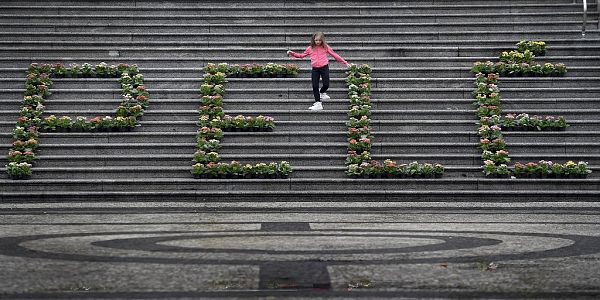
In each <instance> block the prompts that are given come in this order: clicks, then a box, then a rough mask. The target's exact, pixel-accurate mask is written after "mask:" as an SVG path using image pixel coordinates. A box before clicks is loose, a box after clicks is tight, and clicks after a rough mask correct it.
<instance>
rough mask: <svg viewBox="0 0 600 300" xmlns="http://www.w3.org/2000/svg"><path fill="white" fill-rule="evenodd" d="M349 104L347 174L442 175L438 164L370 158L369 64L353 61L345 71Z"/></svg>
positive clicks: (366, 175)
mask: <svg viewBox="0 0 600 300" xmlns="http://www.w3.org/2000/svg"><path fill="white" fill-rule="evenodd" d="M346 74H347V77H346V84H347V86H348V97H349V99H350V106H349V110H348V117H349V120H348V122H347V123H346V125H347V126H348V155H347V157H346V166H347V170H346V175H348V176H349V177H352V178H360V177H362V178H381V177H386V178H406V177H415V178H417V177H419V178H433V177H441V176H442V175H443V174H444V166H442V165H441V164H431V163H424V164H419V163H418V162H412V163H410V164H400V165H398V164H397V163H396V162H395V161H393V160H390V159H386V160H384V162H383V163H381V162H379V161H377V160H373V159H372V158H371V145H372V139H373V135H372V134H371V129H370V127H369V125H370V122H371V119H370V118H369V117H370V115H371V67H369V66H368V65H366V64H363V65H361V66H356V65H354V64H352V65H351V66H350V67H349V68H348V71H347V72H346Z"/></svg>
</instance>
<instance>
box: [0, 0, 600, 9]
mask: <svg viewBox="0 0 600 300" xmlns="http://www.w3.org/2000/svg"><path fill="white" fill-rule="evenodd" d="M588 3H590V4H592V3H596V2H595V0H590V1H588ZM28 4H29V5H31V6H40V5H41V4H42V3H40V1H38V0H27V1H17V0H5V1H4V2H3V6H18V5H28ZM53 4H56V5H57V6H58V7H60V6H92V7H97V8H104V7H107V6H117V7H127V8H131V7H136V8H137V7H141V8H147V7H157V8H163V9H170V8H175V7H185V8H188V7H210V8H213V7H214V8H216V9H219V8H221V7H224V8H241V9H246V8H247V7H258V8H280V9H284V8H296V7H305V3H297V2H273V1H266V0H257V1H253V2H252V4H251V5H240V3H239V1H235V0H233V1H232V0H227V1H215V0H208V1H203V2H202V3H198V2H195V1H191V0H186V1H182V0H177V1H169V2H165V1H156V0H138V1H136V2H135V3H131V1H129V0H109V1H105V2H102V3H98V2H96V1H92V0H83V1H73V0H71V1H68V0H62V1H53ZM368 4H369V5H365V2H363V1H341V2H340V1H335V0H334V1H319V2H314V3H312V5H313V6H314V8H317V9H318V8H321V9H323V8H328V9H330V8H336V7H340V6H351V7H353V8H356V9H359V8H360V9H372V8H378V7H379V8H382V9H390V8H402V7H407V6H411V7H412V6H417V5H418V6H423V7H429V6H431V5H433V4H435V5H436V6H437V5H439V6H442V7H446V6H449V7H467V8H470V7H473V5H478V6H487V4H486V5H483V4H479V2H476V3H473V1H472V0H456V1H451V0H436V3H433V2H430V3H427V2H423V1H420V0H419V1H417V0H405V1H402V3H401V4H399V3H397V2H396V1H391V0H387V1H381V0H374V1H369V2H368ZM509 5H523V6H532V7H535V6H537V7H546V6H581V3H575V2H572V1H571V0H555V1H553V3H552V4H547V3H546V2H545V1H541V0H513V1H509V0H499V1H494V3H493V4H491V6H490V7H494V8H496V7H500V6H509Z"/></svg>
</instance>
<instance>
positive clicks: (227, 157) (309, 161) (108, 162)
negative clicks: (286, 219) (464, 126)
mask: <svg viewBox="0 0 600 300" xmlns="http://www.w3.org/2000/svg"><path fill="white" fill-rule="evenodd" d="M472 152H473V153H459V154H422V153H407V154H399V153H393V154H385V155H375V154H374V155H372V157H373V159H375V160H379V161H384V160H386V159H391V160H394V161H396V162H398V163H408V162H411V161H419V162H436V163H441V164H443V165H444V166H453V165H468V166H481V165H482V160H481V155H480V153H479V151H472ZM192 157H193V155H192V154H148V155H144V156H140V155H133V154H129V155H108V154H105V155H60V154H57V155H52V154H46V155H40V156H38V160H36V162H35V168H36V169H37V168H57V167H119V166H121V167H128V166H172V167H174V166H179V167H181V166H185V167H189V166H190V165H191V164H193V162H192ZM220 157H221V161H222V162H231V161H239V162H243V163H252V164H254V163H258V162H270V161H282V160H283V161H288V162H290V164H291V165H293V166H343V165H344V161H345V160H346V155H345V154H343V153H328V154H297V153H289V154H269V153H258V154H247V153H235V154H222V155H220ZM510 157H511V159H512V161H513V162H517V161H521V162H528V161H539V160H550V161H555V162H566V161H569V160H573V161H580V160H584V161H587V162H588V163H589V164H590V165H600V154H589V153H588V154H553V155H548V154H539V153H538V154H534V153H527V154H515V153H512V152H511V154H510ZM0 163H1V164H6V163H7V160H6V158H0Z"/></svg>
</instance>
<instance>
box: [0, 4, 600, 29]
mask: <svg viewBox="0 0 600 300" xmlns="http://www.w3.org/2000/svg"><path fill="white" fill-rule="evenodd" d="M488 9H489V8H488ZM2 12H3V13H2V14H0V18H2V21H3V22H5V23H11V24H24V23H26V24H31V23H37V24H77V23H84V24H94V23H99V22H104V23H108V24H115V23H117V22H118V23H120V24H123V25H152V24H155V23H160V24H177V25H181V24H193V25H230V26H237V25H285V24H306V23H311V24H319V25H334V24H335V25H342V26H344V25H347V24H373V23H389V24H396V23H408V24H414V23H417V24H418V23H429V24H432V23H444V24H446V23H455V22H457V23H458V22H466V21H470V22H474V23H475V24H478V23H483V22H491V23H499V22H503V23H504V24H506V25H510V24H512V23H527V24H530V23H532V22H546V21H550V20H552V21H553V22H573V21H578V22H581V20H582V18H583V12H581V11H578V10H573V11H567V12H556V11H553V10H551V9H548V8H546V9H543V10H540V11H538V12H534V13H517V12H510V13H500V12H493V13H490V12H489V10H488V11H470V12H468V13H445V14H440V13H439V12H437V11H433V12H432V11H424V12H417V13H415V12H411V13H390V12H386V13H377V12H371V13H370V14H362V15H361V14H355V13H353V12H350V13H348V14H343V15H340V14H323V15H320V16H321V18H315V17H314V16H315V15H314V13H312V12H310V11H309V10H305V11H297V12H290V11H288V12H286V13H274V12H272V11H269V10H263V11H262V14H261V15H256V16H253V17H252V18H249V17H248V15H247V14H246V13H245V12H243V13H242V11H241V10H239V8H238V10H237V11H236V12H231V14H229V15H220V16H219V15H215V14H214V13H213V12H198V13H191V12H182V13H181V12H180V13H178V12H169V11H166V12H164V11H162V12H161V13H162V14H161V15H157V14H147V13H144V12H142V11H136V12H135V14H132V13H131V12H130V11H122V10H121V11H120V13H117V14H111V13H109V12H106V11H103V12H102V13H100V14H99V13H97V12H61V13H53V12H50V11H44V12H42V13H32V12H31V11H27V12H12V13H11V12H10V11H8V12H7V11H4V10H3V11H2ZM156 12H159V11H156ZM65 13H68V14H65ZM267 13H268V14H269V15H265V14H267ZM338 13H339V12H338ZM588 18H589V20H597V19H598V13H597V12H594V11H590V12H589V13H588ZM24 20H27V22H24Z"/></svg>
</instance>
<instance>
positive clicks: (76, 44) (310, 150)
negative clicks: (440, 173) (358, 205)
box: [0, 0, 600, 201]
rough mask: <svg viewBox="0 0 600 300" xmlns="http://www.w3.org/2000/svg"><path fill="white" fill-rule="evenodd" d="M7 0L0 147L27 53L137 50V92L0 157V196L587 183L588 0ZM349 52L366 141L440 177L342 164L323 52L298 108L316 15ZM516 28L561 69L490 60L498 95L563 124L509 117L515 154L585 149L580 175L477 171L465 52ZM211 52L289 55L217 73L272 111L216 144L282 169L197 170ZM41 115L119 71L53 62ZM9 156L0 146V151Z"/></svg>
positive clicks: (567, 195) (103, 84)
mask: <svg viewBox="0 0 600 300" xmlns="http://www.w3.org/2000/svg"><path fill="white" fill-rule="evenodd" d="M579 2H581V1H578V3H573V1H568V0H563V1H552V3H551V4H547V1H536V0H516V1H515V0H511V1H494V2H493V4H482V2H481V1H467V0H462V1H461V0H454V1H373V2H364V1H342V0H340V1H337V0H330V1H315V2H310V3H306V2H302V3H300V2H292V1H279V2H275V3H273V1H252V3H247V2H244V1H232V0H222V1H201V2H195V1H124V0H113V1H102V4H101V5H98V4H97V2H96V1H28V0H21V1H3V2H2V3H1V4H0V37H1V38H0V153H7V152H8V149H9V146H10V144H11V143H12V141H13V139H12V136H11V132H12V130H13V129H14V127H15V119H16V117H17V116H18V109H19V107H20V103H21V100H22V98H23V92H24V88H23V86H24V82H25V79H24V77H25V70H26V69H27V66H28V65H29V64H30V63H32V62H37V63H56V62H63V63H65V64H68V63H72V62H75V63H79V64H81V63H85V62H88V63H92V64H94V63H99V62H106V63H108V64H116V63H130V64H137V65H138V66H139V67H140V71H141V73H142V74H143V75H144V77H145V82H146V86H147V87H148V89H149V91H150V98H151V100H150V107H149V108H148V109H147V110H146V114H145V115H144V117H143V118H142V121H141V124H142V126H141V127H139V128H137V129H136V130H135V131H133V132H105V133H101V132H93V133H92V132H90V133H87V132H84V133H76V132H68V133H43V134H42V135H41V146H40V150H39V152H38V153H39V160H38V161H37V162H36V163H35V166H34V175H33V177H32V179H30V180H19V181H15V180H10V179H8V178H7V177H6V175H5V174H1V175H0V199H1V200H2V201H14V200H18V201H23V200H41V199H45V200H61V199H79V200H90V199H96V200H102V199H116V200H130V199H139V200H163V201H166V200H172V199H178V200H181V199H190V200H193V199H198V200H207V201H208V200H219V201H223V200H225V201H229V200H232V201H233V200H236V199H241V198H244V199H247V198H253V199H255V200H257V201H271V200H273V199H279V200H284V201H285V200H312V201H315V200H317V201H318V200H360V201H384V200H390V201H402V200H415V199H419V200H444V201H448V200H456V201H463V200H469V201H477V199H486V200H505V201H511V199H516V198H518V199H521V200H524V199H531V200H534V201H535V200H560V199H588V200H594V199H596V200H597V199H600V175H598V174H600V105H599V104H600V31H599V30H598V8H597V1H588V3H589V8H588V10H589V12H590V13H589V15H588V28H587V34H586V37H585V39H583V38H582V37H581V24H582V21H581V19H582V4H581V3H579ZM316 30H320V31H324V32H325V33H326V37H327V40H328V42H329V43H330V44H331V45H332V46H333V47H334V49H335V50H336V51H337V52H338V53H339V54H340V55H342V56H343V57H344V58H346V60H348V61H349V62H352V63H357V64H362V63H367V64H370V65H371V66H373V100H374V105H373V115H372V119H373V125H372V131H373V134H374V135H375V139H374V147H373V150H372V154H373V156H374V158H375V159H379V160H383V159H386V158H390V159H393V160H397V161H398V162H399V163H408V162H411V161H414V160H417V161H419V162H439V163H442V164H444V165H445V166H446V174H445V175H444V177H443V178H441V179H350V178H347V177H346V176H345V174H344V171H345V169H346V168H345V165H344V160H345V153H346V147H347V142H346V126H345V122H346V120H347V115H346V112H347V109H348V100H347V96H346V88H345V83H344V81H343V78H344V69H345V68H344V67H342V66H341V65H339V64H337V63H336V62H335V61H332V63H331V67H332V74H331V75H332V76H331V77H332V84H331V89H330V92H329V94H330V95H331V96H332V100H329V101H327V102H325V110H324V111H322V112H318V113H315V112H311V111H308V110H307V109H306V108H307V107H308V106H310V104H311V102H312V101H311V97H312V96H311V95H312V93H311V89H310V79H309V77H310V65H309V61H308V60H292V59H290V58H287V56H286V55H285V51H286V50H287V49H293V50H296V51H301V50H303V49H304V48H305V47H306V45H307V43H308V41H309V39H310V35H311V34H312V32H313V31H316ZM522 39H530V40H544V41H546V42H547V44H548V47H547V49H548V51H547V54H546V56H545V57H539V58H538V59H537V60H538V61H539V62H553V63H558V62H562V63H564V64H566V65H567V67H568V73H567V76H565V77H549V78H529V77H526V78H501V91H502V96H503V104H504V105H503V111H504V113H508V112H519V113H520V112H527V113H529V114H543V115H563V116H565V117H566V118H567V120H568V122H569V123H570V124H571V127H569V128H568V129H567V130H566V131H560V132H507V133H505V136H506V138H507V143H508V145H509V147H508V149H509V151H510V153H511V157H512V158H513V161H537V160H540V159H545V160H552V161H557V162H565V161H567V160H575V161H579V160H583V161H588V162H589V164H590V166H591V169H592V170H593V171H594V173H592V174H591V175H590V176H589V177H588V178H585V179H488V178H484V177H483V174H482V172H481V165H482V161H481V158H480V155H481V150H480V149H478V148H477V146H478V141H479V139H478V136H477V131H476V130H477V118H476V116H475V110H474V107H473V106H472V105H471V103H472V102H473V99H472V96H471V91H472V90H473V86H474V85H473V82H474V79H473V75H472V74H471V73H470V72H469V70H470V68H471V66H472V64H473V63H474V62H475V61H482V60H492V61H497V57H498V55H499V53H500V52H501V51H503V50H507V49H513V48H514V44H515V43H516V42H517V41H519V40H522ZM208 62H216V63H218V62H227V63H238V64H243V63H253V62H256V63H267V62H275V63H290V62H293V63H296V64H298V65H300V67H301V72H300V75H299V76H298V77H297V78H230V79H229V82H228V83H227V85H226V95H225V101H224V105H223V108H224V109H225V111H226V113H227V114H230V115H237V114H244V115H258V114H263V115H269V116H272V117H274V118H275V120H276V124H277V128H276V129H275V131H273V132H228V133H226V135H225V137H224V138H223V139H222V145H223V147H222V149H221V151H220V154H221V157H222V160H223V161H226V162H228V161H230V160H238V161H241V162H243V163H245V162H248V163H253V162H269V161H281V160H287V161H290V163H291V164H292V165H293V166H294V173H293V174H292V176H290V178H289V179H238V180H232V179H229V180H227V179H194V178H192V176H191V174H190V169H191V164H192V163H191V158H192V154H193V153H194V152H195V132H196V130H197V126H196V121H197V117H198V113H197V110H196V109H197V106H198V104H199V98H200V96H199V95H200V94H199V86H200V83H201V77H202V67H204V66H205V65H206V64H207V63H208ZM54 83H55V84H54V87H53V88H52V92H53V95H52V96H51V97H50V98H49V99H48V101H47V105H46V115H50V114H56V115H70V116H77V115H86V116H96V115H101V116H103V115H113V114H114V110H115V109H116V107H117V105H118V103H119V102H120V99H119V89H118V87H119V86H118V83H117V82H116V80H115V79H107V78H92V79H83V78H63V79H55V80H54ZM6 162H7V160H6V158H5V155H4V154H3V155H2V156H0V165H5V164H6Z"/></svg>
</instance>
